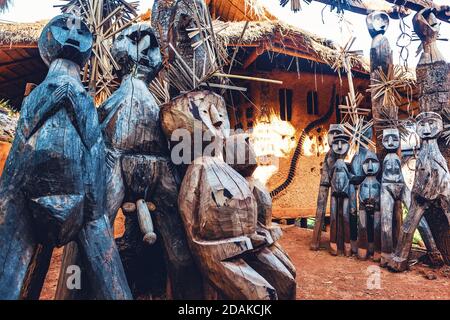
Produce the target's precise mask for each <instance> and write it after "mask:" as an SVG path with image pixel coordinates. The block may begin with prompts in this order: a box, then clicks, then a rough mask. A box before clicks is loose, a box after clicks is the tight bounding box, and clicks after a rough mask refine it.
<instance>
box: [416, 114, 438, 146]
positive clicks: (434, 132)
mask: <svg viewBox="0 0 450 320" xmlns="http://www.w3.org/2000/svg"><path fill="white" fill-rule="evenodd" d="M416 121H417V134H418V135H419V137H420V138H421V139H422V140H430V139H437V138H438V137H439V135H440V134H441V132H442V130H443V129H444V125H443V123H442V117H441V116H440V115H439V114H438V113H436V112H422V113H420V114H419V115H418V116H417V117H416Z"/></svg>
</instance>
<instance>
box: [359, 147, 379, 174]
mask: <svg viewBox="0 0 450 320" xmlns="http://www.w3.org/2000/svg"><path fill="white" fill-rule="evenodd" d="M363 171H364V173H365V174H366V175H367V176H375V175H376V174H377V173H378V171H380V161H378V158H377V155H376V154H375V153H373V152H371V151H369V152H368V153H367V155H366V158H365V159H364V162H363Z"/></svg>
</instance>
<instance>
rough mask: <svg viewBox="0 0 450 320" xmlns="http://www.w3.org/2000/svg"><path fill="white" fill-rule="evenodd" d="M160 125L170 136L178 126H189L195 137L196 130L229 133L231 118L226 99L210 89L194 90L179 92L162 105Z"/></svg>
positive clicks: (214, 135) (180, 127)
mask: <svg viewBox="0 0 450 320" xmlns="http://www.w3.org/2000/svg"><path fill="white" fill-rule="evenodd" d="M161 125H162V129H163V131H164V133H165V134H166V137H167V138H168V139H169V140H170V139H171V137H172V134H173V133H174V131H175V130H177V129H185V130H187V131H188V132H189V133H190V134H191V136H192V137H194V130H200V131H201V133H202V134H204V135H205V136H206V135H210V136H211V137H212V138H214V137H218V138H226V137H228V136H229V135H230V120H229V119H228V112H227V108H226V104H225V100H224V99H223V97H222V96H219V95H218V94H216V93H214V92H211V91H206V90H204V91H193V92H189V93H186V94H184V95H181V96H178V97H177V98H175V99H173V100H172V101H171V102H169V103H166V104H164V105H162V106H161Z"/></svg>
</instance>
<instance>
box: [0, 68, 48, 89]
mask: <svg viewBox="0 0 450 320" xmlns="http://www.w3.org/2000/svg"><path fill="white" fill-rule="evenodd" d="M45 73H46V72H45V71H39V72H35V73H32V74H27V75H24V76H20V77H17V78H13V79H8V80H6V81H3V82H0V88H4V87H7V86H10V85H12V84H15V83H18V82H29V80H30V79H34V77H37V76H40V75H44V76H45Z"/></svg>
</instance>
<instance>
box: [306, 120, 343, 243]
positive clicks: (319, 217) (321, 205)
mask: <svg viewBox="0 0 450 320" xmlns="http://www.w3.org/2000/svg"><path fill="white" fill-rule="evenodd" d="M337 134H344V128H343V127H342V125H340V124H330V128H329V130H328V137H327V138H328V145H329V146H332V145H333V139H334V137H335V136H336V135H337ZM338 158H339V157H338V155H337V154H336V153H334V152H333V149H332V148H330V150H329V151H328V152H327V154H326V155H325V160H324V161H323V165H322V168H321V173H320V187H319V195H318V197H317V210H316V221H315V225H314V231H313V236H312V239H311V244H310V248H311V250H319V247H320V236H321V234H322V228H323V224H324V220H325V213H326V210H327V203H328V194H329V191H330V187H331V174H332V169H333V166H334V164H335V162H336V160H337V159H338Z"/></svg>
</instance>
